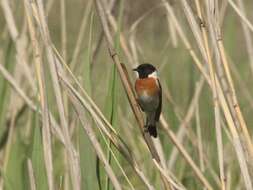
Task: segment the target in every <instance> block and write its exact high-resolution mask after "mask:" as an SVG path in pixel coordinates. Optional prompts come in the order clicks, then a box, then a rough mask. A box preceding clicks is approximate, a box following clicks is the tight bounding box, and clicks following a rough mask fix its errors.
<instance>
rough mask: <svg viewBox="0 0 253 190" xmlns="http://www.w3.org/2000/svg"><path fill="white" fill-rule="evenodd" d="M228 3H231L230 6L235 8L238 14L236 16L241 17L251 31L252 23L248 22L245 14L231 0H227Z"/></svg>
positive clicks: (252, 28)
mask: <svg viewBox="0 0 253 190" xmlns="http://www.w3.org/2000/svg"><path fill="white" fill-rule="evenodd" d="M228 3H229V4H230V5H231V7H232V8H233V9H234V10H235V12H236V13H237V14H238V16H239V17H240V18H241V20H242V21H243V22H244V23H245V24H246V26H247V27H248V28H249V29H250V30H251V32H253V24H252V23H251V22H250V20H249V19H248V18H247V17H246V16H245V14H244V13H243V12H242V11H241V10H240V9H239V7H238V6H237V5H236V4H235V3H234V1H232V0H228Z"/></svg>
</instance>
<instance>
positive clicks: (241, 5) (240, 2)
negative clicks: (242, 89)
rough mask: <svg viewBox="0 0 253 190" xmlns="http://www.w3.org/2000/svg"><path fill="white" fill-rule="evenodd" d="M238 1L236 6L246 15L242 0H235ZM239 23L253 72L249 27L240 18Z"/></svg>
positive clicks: (252, 46)
mask: <svg viewBox="0 0 253 190" xmlns="http://www.w3.org/2000/svg"><path fill="white" fill-rule="evenodd" d="M237 2H238V6H239V8H240V10H241V12H242V13H244V16H245V17H246V10H245V6H244V2H243V1H242V0H237ZM240 22H241V25H242V29H243V34H244V38H245V43H246V47H247V48H246V50H247V53H248V57H249V64H250V68H251V72H252V74H253V45H252V37H251V34H250V30H249V28H248V27H247V26H246V24H245V23H244V22H243V21H242V20H241V19H240Z"/></svg>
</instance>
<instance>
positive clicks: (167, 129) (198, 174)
mask: <svg viewBox="0 0 253 190" xmlns="http://www.w3.org/2000/svg"><path fill="white" fill-rule="evenodd" d="M160 123H161V126H162V128H163V129H164V131H165V132H166V134H167V135H168V137H169V138H170V139H171V141H172V142H173V144H175V145H176V147H177V148H178V150H179V151H180V153H181V154H182V156H183V158H184V159H185V160H186V162H187V163H188V164H189V166H190V167H191V168H192V169H193V171H194V174H196V177H197V178H198V179H199V180H200V182H201V183H202V184H203V185H204V186H205V187H206V188H207V189H208V190H212V189H213V188H212V186H211V185H210V183H209V182H208V181H207V179H206V178H205V176H204V175H203V174H202V172H201V171H200V169H199V168H198V166H197V165H196V164H195V163H194V161H193V160H192V158H191V156H190V155H189V154H188V153H187V151H186V150H185V148H184V147H183V145H182V144H181V143H180V142H179V141H178V140H177V137H176V135H175V134H174V133H173V131H172V130H171V129H170V127H169V125H168V123H167V122H166V121H165V119H164V117H163V115H161V117H160Z"/></svg>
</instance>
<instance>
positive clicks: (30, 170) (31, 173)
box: [27, 159, 36, 190]
mask: <svg viewBox="0 0 253 190" xmlns="http://www.w3.org/2000/svg"><path fill="white" fill-rule="evenodd" d="M27 167H28V174H29V180H30V188H31V190H36V184H35V178H34V171H33V166H32V161H31V160H30V159H28V160H27Z"/></svg>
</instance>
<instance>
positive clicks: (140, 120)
mask: <svg viewBox="0 0 253 190" xmlns="http://www.w3.org/2000/svg"><path fill="white" fill-rule="evenodd" d="M96 8H97V12H98V15H99V17H100V21H101V24H102V27H103V30H104V33H105V36H106V39H107V45H108V49H109V53H110V56H111V58H112V60H113V62H114V64H116V67H117V70H118V72H119V75H120V78H121V81H122V83H123V86H124V89H125V91H126V93H127V97H128V100H129V102H130V105H131V108H132V110H133V112H134V115H135V117H136V119H137V122H138V124H139V125H138V126H139V127H140V129H141V131H142V135H143V137H144V140H145V142H146V144H147V145H148V147H149V150H150V152H151V155H152V156H153V158H155V160H156V161H157V162H158V163H160V158H159V155H158V154H157V151H156V149H155V147H154V145H153V142H152V141H151V137H150V135H149V134H148V133H145V132H144V122H143V118H142V114H141V111H140V108H139V106H138V103H137V101H136V99H135V96H134V93H133V91H132V89H131V84H130V83H129V79H128V78H129V77H128V76H127V75H126V74H125V71H124V68H123V67H122V65H123V64H121V63H120V61H119V57H118V56H117V54H116V52H115V51H114V49H113V47H112V45H113V43H112V37H111V35H110V31H109V28H108V21H107V20H106V17H105V12H104V10H103V7H102V3H101V2H100V1H99V0H96ZM109 20H110V19H109ZM160 174H161V177H162V181H163V183H164V187H165V188H166V189H170V187H169V184H168V183H167V180H166V178H164V176H163V175H162V173H160Z"/></svg>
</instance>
